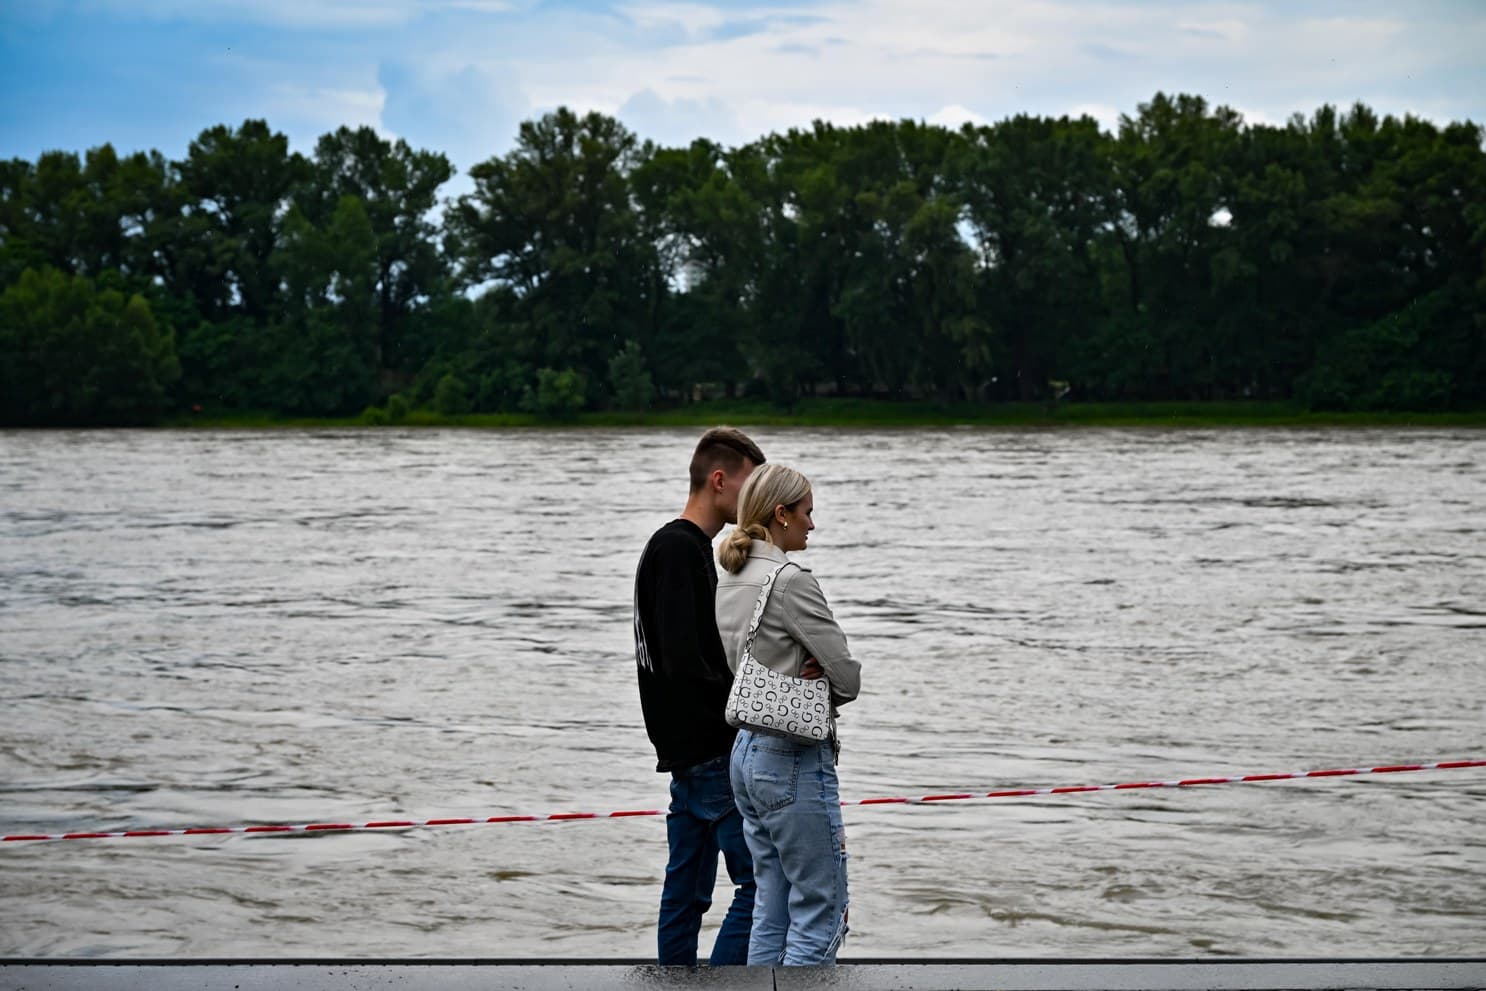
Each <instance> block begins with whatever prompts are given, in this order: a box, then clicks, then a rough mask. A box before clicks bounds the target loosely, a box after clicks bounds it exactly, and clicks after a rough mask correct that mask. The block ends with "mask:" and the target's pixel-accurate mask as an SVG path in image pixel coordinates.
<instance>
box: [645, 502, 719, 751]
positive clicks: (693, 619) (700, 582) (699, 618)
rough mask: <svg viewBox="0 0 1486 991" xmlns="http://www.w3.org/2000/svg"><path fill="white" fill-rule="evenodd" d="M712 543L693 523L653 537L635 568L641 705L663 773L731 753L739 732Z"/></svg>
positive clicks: (677, 522)
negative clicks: (728, 714)
mask: <svg viewBox="0 0 1486 991" xmlns="http://www.w3.org/2000/svg"><path fill="white" fill-rule="evenodd" d="M716 593H717V566H716V565H715V564H713V563H712V541H710V540H708V539H707V535H706V534H705V533H703V532H702V529H701V527H699V526H697V525H696V524H695V523H692V522H690V521H689V520H680V519H678V520H672V521H671V522H670V523H667V524H666V525H665V526H663V527H661V528H660V529H659V530H657V531H655V534H654V535H653V536H651V538H650V542H649V543H648V544H646V545H645V551H644V553H643V554H641V555H640V566H639V568H638V569H636V571H635V662H636V665H637V666H638V670H639V677H640V708H641V710H642V711H643V712H644V714H645V730H646V732H648V733H649V734H650V742H651V743H653V744H655V756H656V765H655V769H656V770H657V771H677V770H681V769H683V768H687V767H691V766H693V765H695V764H700V763H702V762H704V761H708V760H711V759H712V758H714V757H721V756H725V755H726V754H728V753H729V752H730V751H731V750H732V747H733V737H734V735H735V734H736V733H737V731H736V730H735V729H733V727H731V726H729V725H728V724H727V721H726V720H724V719H723V717H722V713H723V709H724V708H725V707H726V705H727V698H728V690H729V689H730V688H731V687H732V684H733V674H732V671H731V670H730V669H729V668H728V662H727V655H726V654H725V653H723V649H722V638H721V637H720V636H719V635H718V633H717V613H716V611H715V606H714V604H713V602H714V599H715V597H716Z"/></svg>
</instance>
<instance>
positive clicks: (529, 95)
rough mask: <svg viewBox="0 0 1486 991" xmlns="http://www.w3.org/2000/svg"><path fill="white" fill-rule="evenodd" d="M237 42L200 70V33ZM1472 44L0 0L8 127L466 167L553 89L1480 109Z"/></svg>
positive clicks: (1436, 12) (1086, 9) (1105, 14)
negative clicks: (372, 126) (198, 134)
mask: <svg viewBox="0 0 1486 991" xmlns="http://www.w3.org/2000/svg"><path fill="white" fill-rule="evenodd" d="M38 5H40V6H38ZM43 7H44V14H43V11H42V8H43ZM23 25H24V27H23ZM286 27H287V28H293V30H283V29H284V28H286ZM7 35H9V36H10V38H11V41H10V43H9V44H7V42H6V36H7ZM23 37H24V38H25V39H26V40H25V42H24V43H22V41H21V40H19V39H21V38H23ZM38 37H39V38H40V39H41V41H40V42H39V43H38V42H36V41H33V40H32V39H33V38H38ZM80 38H86V39H88V40H87V41H85V42H84V41H80V40H79V39H80ZM228 48H231V49H232V53H233V54H234V55H237V54H239V53H242V55H243V56H244V59H243V61H242V62H241V63H235V64H232V65H229V66H228V67H227V71H226V72H225V74H222V75H220V76H212V75H211V73H212V72H213V71H215V70H214V67H213V66H212V65H211V64H210V63H209V60H207V59H206V58H205V57H204V56H203V55H202V54H201V53H203V52H211V51H217V52H222V51H225V50H226V49H228ZM1482 50H1486V6H1483V5H1480V4H1479V3H1477V2H1471V3H1460V2H1452V0H1416V2H1415V3H1413V4H1412V5H1411V6H1409V7H1408V9H1407V10H1406V11H1405V10H1403V9H1402V8H1399V7H1397V5H1396V4H1395V3H1391V2H1388V0H1351V2H1349V3H1348V4H1347V5H1346V6H1345V7H1339V6H1338V5H1336V4H1335V3H1332V2H1329V0H1283V2H1281V0H1183V2H1177V0H1148V2H1141V3H1132V2H1126V0H998V2H997V3H995V4H994V5H989V4H967V3H964V2H963V0H915V2H914V3H912V4H908V3H904V2H902V0H738V2H732V3H724V2H722V0H691V2H683V0H677V2H669V0H617V2H616V0H543V2H538V0H48V2H45V3H44V2H43V0H34V2H33V3H32V4H25V5H20V6H18V7H16V8H14V9H10V10H7V9H3V5H0V65H4V64H5V63H6V62H9V66H7V67H4V68H0V91H5V95H3V96H0V122H4V123H5V124H6V125H7V126H6V128H4V129H0V131H3V132H5V133H3V134H0V151H9V152H10V153H18V154H27V155H31V154H35V153H36V150H38V149H39V147H54V146H57V144H58V143H66V142H74V141H76V140H78V139H77V138H76V135H78V134H84V133H93V134H96V138H95V139H94V143H97V142H101V141H103V140H110V139H111V138H113V137H114V136H116V135H117V134H120V133H125V132H127V133H130V134H136V133H145V134H147V133H149V131H150V129H151V128H163V127H165V126H166V121H167V118H168V119H169V123H170V126H171V127H174V128H175V129H176V132H173V133H178V132H179V130H180V129H181V128H182V127H184V126H186V124H185V123H182V122H186V123H189V124H190V125H191V126H193V127H194V128H196V129H199V128H200V127H204V126H209V125H211V124H213V123H217V122H219V121H220V120H229V119H241V117H242V116H246V115H250V114H252V115H272V116H274V117H278V116H283V117H284V118H285V120H286V123H287V124H288V125H289V126H292V127H293V128H294V129H295V130H294V131H293V132H291V137H295V138H296V141H298V138H299V130H300V129H303V130H306V131H308V130H314V129H322V130H323V129H326V128H327V127H328V126H329V124H330V121H331V118H334V117H345V118H346V120H345V121H344V122H345V123H353V122H367V121H370V120H376V121H377V122H378V125H379V126H380V127H381V128H382V129H383V130H384V131H386V132H389V133H396V134H398V135H400V136H405V137H407V138H408V140H409V141H411V142H412V143H414V144H417V145H419V146H421V147H427V148H435V149H439V150H443V151H445V152H446V153H448V154H449V155H450V156H451V157H452V158H453V159H454V160H455V161H456V162H457V164H459V166H460V167H461V168H468V166H469V165H470V164H471V163H472V162H474V161H478V160H481V159H483V158H485V157H488V156H489V155H490V154H493V153H500V152H504V151H506V150H508V149H509V148H510V147H511V144H512V142H513V140H514V138H515V135H516V132H517V125H518V124H519V123H520V121H521V120H524V119H527V118H529V117H531V116H535V115H536V114H540V113H542V112H545V111H547V110H551V109H553V108H555V107H557V106H560V105H566V106H569V107H571V108H573V109H574V110H577V111H580V112H582V111H588V110H597V111H600V112H603V113H609V114H615V115H617V116H620V117H621V118H622V119H624V120H625V121H626V123H628V124H629V125H630V126H631V127H633V128H634V129H635V130H636V131H637V132H639V133H640V134H641V135H643V136H645V137H650V138H652V139H654V140H657V141H661V142H663V143H666V144H681V143H685V142H687V141H690V140H691V139H692V138H694V137H697V136H703V135H705V136H707V137H711V138H713V139H714V140H717V141H721V142H723V143H727V144H738V143H744V142H748V141H752V140H754V139H756V138H758V137H759V136H761V135H763V134H767V133H769V132H771V131H780V130H787V129H789V128H792V127H808V126H809V125H810V123H811V122H812V121H813V120H815V119H825V120H829V121H832V122H833V123H836V124H840V125H843V126H844V125H850V124H855V123H861V122H864V121H868V120H873V119H879V118H886V119H898V118H905V117H906V118H911V119H922V120H934V121H943V122H946V123H948V122H951V121H958V120H980V121H995V120H1000V119H1004V118H1007V117H1010V116H1013V115H1016V114H1021V113H1026V114H1040V115H1048V116H1058V115H1062V114H1074V115H1078V114H1081V113H1088V114H1090V115H1092V116H1094V117H1095V118H1096V119H1097V120H1099V121H1100V123H1101V124H1102V125H1103V126H1105V127H1113V126H1114V125H1115V123H1116V122H1117V120H1118V117H1119V115H1120V114H1121V113H1126V114H1133V113H1135V112H1136V111H1137V107H1138V105H1139V104H1140V103H1143V102H1145V101H1148V100H1149V99H1150V98H1151V97H1152V96H1153V95H1154V94H1155V93H1156V92H1157V91H1163V92H1166V93H1192V94H1197V95H1200V96H1203V97H1205V98H1207V99H1208V101H1209V102H1210V103H1213V104H1225V105H1228V106H1231V107H1234V108H1238V109H1240V110H1241V112H1242V113H1243V114H1244V116H1245V118H1246V119H1247V120H1250V121H1265V122H1283V121H1284V120H1286V119H1288V118H1289V117H1290V116H1291V115H1292V114H1294V113H1297V112H1299V113H1303V114H1307V115H1308V114H1310V113H1312V112H1314V110H1315V109H1316V108H1317V107H1318V106H1320V105H1321V104H1323V103H1332V104H1336V105H1338V106H1349V105H1350V104H1351V103H1353V102H1355V101H1358V100H1361V101H1363V102H1366V103H1368V104H1369V105H1371V106H1372V107H1373V108H1374V109H1375V110H1377V111H1378V112H1379V113H1384V114H1387V113H1391V114H1403V113H1407V112H1413V113H1416V114H1421V115H1425V116H1428V117H1430V118H1431V119H1435V120H1441V121H1443V120H1451V119H1455V120H1458V119H1462V118H1465V117H1473V118H1474V119H1476V120H1483V119H1486V60H1482V59H1481V58H1480V55H1479V53H1480V52H1481V51H1482ZM117 51H130V52H132V53H133V55H132V56H131V58H130V59H128V60H119V59H117V58H116V57H113V54H114V53H116V52H117ZM147 74H152V78H151V79H150V81H149V84H148V85H144V84H143V83H141V82H140V81H139V80H140V79H142V78H143V77H144V76H145V75H147ZM88 93H94V94H96V95H95V96H94V97H93V98H89V97H88V95H87V94H88ZM376 94H381V95H380V99H381V101H382V102H381V104H380V106H378V104H377V99H378V97H377V95H376ZM120 108H123V111H122V113H121V111H120ZM203 114H205V115H206V117H202V116H201V115H203ZM171 115H173V116H171ZM270 122H271V123H274V124H275V126H280V127H285V124H280V123H279V122H278V121H276V120H271V121H270Z"/></svg>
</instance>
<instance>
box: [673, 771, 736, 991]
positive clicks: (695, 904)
mask: <svg viewBox="0 0 1486 991" xmlns="http://www.w3.org/2000/svg"><path fill="white" fill-rule="evenodd" d="M666 838H667V839H668V840H669V841H670V845H671V859H670V862H669V863H668V864H666V881H665V885H664V887H663V888H662V889H661V895H660V932H659V949H660V953H659V960H660V963H661V965H662V966H674V965H682V966H687V967H695V966H696V963H697V934H698V933H700V932H701V929H702V916H703V915H705V914H706V913H707V909H709V908H711V907H712V888H713V886H714V885H715V884H716V883H717V854H718V852H719V851H721V853H722V855H723V858H724V860H725V861H726V863H727V868H728V877H730V878H732V881H733V884H734V885H736V886H737V887H736V889H735V890H734V892H733V903H732V905H730V906H729V907H728V914H727V915H726V916H725V917H724V918H723V920H722V929H721V930H719V931H718V933H717V942H716V943H715V944H714V945H713V947H712V957H711V959H710V960H709V961H708V962H709V963H710V964H711V965H712V966H714V967H722V966H727V965H732V964H737V965H741V964H745V963H747V962H748V933H749V931H750V929H751V928H752V926H753V891H754V885H753V858H752V857H750V856H749V855H748V844H747V843H746V842H745V841H744V839H743V820H742V818H741V817H740V816H739V815H738V808H737V806H735V805H734V804H733V789H732V785H731V784H730V782H729V780H728V758H726V757H716V758H713V759H712V760H709V761H707V762H706V763H704V764H698V765H696V766H695V767H689V768H687V769H686V770H684V771H673V772H672V773H671V808H670V811H669V812H668V813H667V815H666Z"/></svg>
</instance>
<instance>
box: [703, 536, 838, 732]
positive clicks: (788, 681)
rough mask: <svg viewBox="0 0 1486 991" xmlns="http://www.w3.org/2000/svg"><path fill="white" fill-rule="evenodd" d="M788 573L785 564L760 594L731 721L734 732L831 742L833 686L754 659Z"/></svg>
mask: <svg viewBox="0 0 1486 991" xmlns="http://www.w3.org/2000/svg"><path fill="white" fill-rule="evenodd" d="M784 568H785V565H783V564H781V565H780V566H779V567H777V568H775V569H774V570H773V571H771V572H769V574H768V576H767V577H766V578H764V584H763V588H762V589H760V590H759V597H758V601H757V602H755V603H754V606H753V620H752V622H750V623H749V624H748V640H747V642H746V643H744V645H743V658H742V660H740V661H739V663H738V673H737V675H736V676H735V677H734V678H733V687H732V691H730V692H729V693H728V706H727V713H726V717H727V721H728V724H729V725H731V726H750V727H753V728H755V729H766V730H773V731H774V732H777V733H785V734H787V735H789V736H793V737H796V738H798V739H802V740H826V739H829V738H830V734H831V685H830V682H828V681H827V680H826V679H825V678H796V677H793V676H791V675H787V674H780V673H779V672H778V671H774V670H771V669H770V668H767V667H765V666H764V665H762V664H760V663H759V662H758V660H757V659H756V658H755V657H754V656H753V642H754V640H755V639H756V638H757V637H758V626H759V621H760V620H761V619H763V616H764V607H765V606H766V605H767V604H768V602H769V593H770V591H771V590H772V589H773V585H774V579H775V578H776V577H778V575H779V573H780V572H781V571H783V570H784Z"/></svg>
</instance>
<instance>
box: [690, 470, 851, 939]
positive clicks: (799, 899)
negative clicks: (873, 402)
mask: <svg viewBox="0 0 1486 991" xmlns="http://www.w3.org/2000/svg"><path fill="white" fill-rule="evenodd" d="M814 511H815V497H814V494H813V493H812V492H811V489H810V482H809V480H808V479H806V478H805V476H804V475H802V474H800V473H799V472H798V471H795V470H794V469H793V468H789V467H786V466H785V465H776V464H767V465H763V466H762V467H760V468H759V469H758V470H757V471H755V472H754V473H753V474H752V475H750V476H749V478H748V480H747V481H746V482H745V483H744V484H743V489H742V491H741V492H740V493H739V495H738V525H737V528H736V529H734V530H733V531H732V532H731V533H729V534H728V535H727V537H726V538H724V539H723V542H722V545H721V547H720V548H719V549H718V552H717V560H718V562H719V563H720V564H721V565H722V567H723V569H724V574H723V575H722V576H721V577H720V578H719V579H718V584H717V629H718V632H719V633H720V634H721V635H722V644H723V649H724V650H725V651H726V653H727V658H728V664H729V666H731V667H732V669H733V670H734V671H736V670H737V669H738V663H739V661H740V659H741V655H742V652H743V645H744V642H745V641H746V640H747V638H748V627H749V624H750V621H751V620H752V618H753V610H754V606H755V605H756V603H757V602H758V598H759V592H760V590H761V589H762V588H763V584H764V579H765V578H766V577H767V576H768V575H769V574H770V573H771V572H773V571H774V570H775V569H776V568H778V567H779V566H780V565H784V568H783V570H782V571H780V572H779V574H778V577H777V578H775V580H774V586H773V591H772V592H771V593H770V596H769V601H768V604H767V606H766V608H765V609H764V614H763V616H762V617H761V618H760V620H759V628H758V633H757V635H756V636H755V639H754V645H753V656H754V658H755V659H756V660H757V661H758V662H759V663H761V664H763V665H765V666H766V667H768V668H771V669H772V670H775V671H778V672H780V673H782V674H790V675H797V676H801V677H808V678H818V677H821V676H822V675H824V676H825V678H826V679H827V680H828V681H829V682H830V685H831V698H832V702H833V703H834V705H833V707H832V710H833V711H832V717H833V718H832V738H831V739H830V740H827V741H825V742H819V743H816V742H808V743H807V742H802V741H800V740H798V739H795V738H793V737H788V736H783V735H778V734H774V733H769V732H767V731H764V730H753V729H749V728H747V727H744V728H743V729H740V730H739V731H738V737H737V739H736V740H735V741H734V742H733V753H732V762H731V765H730V773H731V777H732V783H733V798H734V800H735V801H736V802H737V804H738V811H739V812H741V813H742V815H743V836H744V838H745V839H746V840H747V842H748V849H749V852H750V853H752V855H753V874H754V881H755V883H756V884H757V885H758V890H757V893H756V895H755V898H754V909H753V929H752V932H751V934H750V937H749V943H748V962H749V963H750V964H763V965H776V964H783V965H785V966H810V965H819V964H830V963H834V962H835V960H836V951H837V950H838V949H839V948H840V946H841V940H842V938H843V937H844V936H845V935H846V907H847V897H846V832H845V830H844V828H843V826H842V823H841V804H840V801H841V799H840V789H839V786H838V784H837V779H836V740H835V733H834V725H835V721H834V715H835V713H834V708H835V705H842V704H845V703H847V702H850V701H851V700H852V699H854V698H856V697H857V691H858V690H859V688H860V687H861V665H860V664H858V663H857V662H856V661H855V660H854V659H853V658H852V656H851V652H850V650H848V649H847V646H846V636H845V635H844V634H843V633H842V632H841V627H840V626H838V625H837V624H836V619H835V617H834V616H832V615H831V609H830V606H828V605H827V604H826V599H825V596H824V595H823V594H822V593H821V590H820V584H819V583H818V582H817V581H816V580H815V576H814V575H812V574H811V573H810V571H809V570H808V569H806V568H804V567H801V566H800V565H798V564H796V563H794V562H792V561H790V560H789V559H788V558H787V557H786V556H785V554H786V552H788V551H802V550H804V549H805V546H806V544H807V543H808V541H809V537H810V531H811V530H814V529H815V522H814V519H813V518H812V517H813V514H814Z"/></svg>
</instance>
